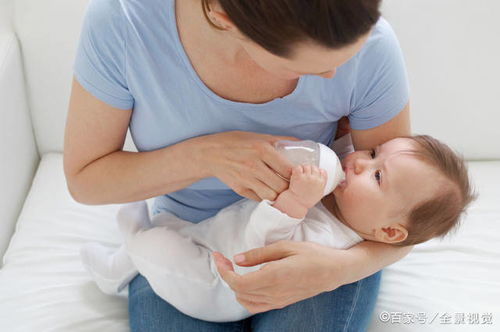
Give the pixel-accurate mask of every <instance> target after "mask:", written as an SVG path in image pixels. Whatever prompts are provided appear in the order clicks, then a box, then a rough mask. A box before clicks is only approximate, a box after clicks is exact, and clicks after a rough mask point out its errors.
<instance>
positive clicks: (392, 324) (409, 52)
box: [0, 0, 500, 332]
mask: <svg viewBox="0 0 500 332" xmlns="http://www.w3.org/2000/svg"><path fill="white" fill-rule="evenodd" d="M86 4H87V0H72V1H69V0H15V1H14V0H0V105H1V108H0V158H1V162H0V181H1V186H0V216H1V221H0V255H2V256H3V262H2V264H3V265H2V267H1V269H0V330H1V331H8V332H13V331H22V332H25V331H98V330H106V331H108V332H112V331H127V330H128V321H127V303H126V299H125V298H119V297H110V296H106V295H104V294H102V293H100V292H99V291H98V289H97V288H96V286H95V285H94V284H93V283H92V282H91V281H90V278H89V276H88V275H87V274H86V273H85V272H84V270H83V268H82V266H81V265H80V261H79V256H78V249H79V247H80V245H81V244H82V243H84V242H86V241H89V240H98V241H101V242H104V243H107V244H109V245H117V244H118V243H119V241H120V238H119V235H118V234H119V233H118V231H117V227H116V224H115V213H116V211H117V209H118V207H119V205H104V206H86V205H82V204H79V203H77V202H75V201H74V200H73V199H72V198H71V196H70V195H69V193H68V190H67V187H66V182H65V179H64V174H63V166H62V148H63V134H64V124H65V119H66V112H67V106H68V98H69V93H70V83H71V78H72V71H71V66H72V62H73V57H74V53H75V49H76V43H77V41H78V36H79V29H80V24H81V21H82V15H83V12H84V9H85V7H86ZM499 11H500V3H499V2H498V1H496V0H481V1H480V4H478V2H477V1H475V0H440V1H436V0H391V1H389V0H386V1H385V3H384V8H383V12H384V15H385V16H386V18H387V19H388V20H389V21H390V22H391V23H392V24H393V26H394V28H395V30H396V33H397V34H398V36H399V38H400V41H401V45H402V48H403V50H404V53H405V58H406V62H407V66H408V73H409V78H410V83H411V91H412V93H411V96H412V97H411V100H412V122H413V130H414V132H415V133H427V134H431V135H434V136H436V137H438V138H440V139H442V140H444V141H445V142H447V143H449V144H450V145H451V146H452V147H454V148H455V149H456V150H458V151H460V152H462V153H463V154H464V155H465V157H466V158H467V159H468V160H469V167H470V171H471V174H472V178H473V181H474V183H475V184H476V187H477V190H478V191H479V193H480V198H479V200H478V201H477V202H475V203H474V204H473V206H472V207H471V208H470V210H469V214H468V216H467V217H466V218H465V219H464V221H463V224H462V226H461V228H460V229H459V230H458V232H457V233H456V234H454V235H453V236H450V237H448V238H446V239H445V240H443V241H440V240H432V241H429V242H427V243H425V244H421V245H418V246H416V247H415V249H414V250H413V251H412V253H410V254H409V255H408V256H407V257H406V258H404V259H403V260H401V261H399V262H397V263H396V264H393V265H392V266H390V267H387V268H386V269H384V272H383V277H382V283H381V289H380V294H379V298H378V302H377V306H376V309H375V313H374V315H373V318H372V322H371V324H370V327H369V331H455V330H456V331H500V300H499V299H500V260H499V257H500V146H499V142H500V131H499V130H498V129H497V127H498V126H499V125H500V107H499V106H498V102H497V100H496V97H497V96H498V95H499V94H500V89H499V84H498V81H497V80H498V77H500V64H499V61H498V59H499V58H500V54H499V53H500V47H499V44H498V42H497V41H498V33H499V32H500V22H499V21H498V20H497V17H496V13H498V12H499ZM125 149H127V150H130V151H135V148H134V145H133V142H132V141H131V139H130V136H128V137H127V143H126V147H125ZM148 202H149V203H151V200H148ZM490 314H491V315H490ZM461 317H463V320H461V319H460V318H461ZM490 319H491V321H490ZM431 320H432V322H431Z"/></svg>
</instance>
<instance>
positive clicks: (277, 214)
mask: <svg viewBox="0 0 500 332" xmlns="http://www.w3.org/2000/svg"><path fill="white" fill-rule="evenodd" d="M272 203H273V202H270V201H267V200H263V201H261V202H260V203H259V202H255V201H252V200H247V199H242V200H240V201H238V202H236V203H234V204H232V205H230V206H228V207H226V208H224V209H222V210H221V211H219V213H218V214H217V215H215V216H214V217H212V218H209V219H206V220H203V221H202V222H200V223H197V224H195V223H191V222H188V221H185V220H182V219H179V218H177V217H176V216H174V215H173V214H170V213H167V212H161V213H159V214H157V215H155V216H153V218H152V219H151V220H149V214H148V208H147V204H146V202H144V201H141V202H134V203H128V204H125V205H124V206H123V207H122V208H121V209H120V210H119V211H118V215H117V219H118V224H119V227H120V230H121V232H122V234H123V236H124V239H125V248H126V252H127V253H128V256H129V257H130V260H129V261H128V264H125V262H126V261H127V260H126V259H124V257H123V255H124V252H123V249H121V250H122V252H121V254H119V255H114V256H109V258H111V259H108V260H107V262H106V263H105V264H116V260H117V259H120V260H121V262H120V263H121V265H122V266H119V267H116V268H117V270H118V272H117V270H116V269H115V271H114V272H113V273H115V274H116V273H118V274H119V273H120V272H119V271H121V273H122V274H123V275H121V276H117V279H115V280H114V281H113V280H107V281H108V282H110V283H111V286H109V284H108V286H104V287H108V289H107V290H106V293H108V294H109V293H112V292H113V286H112V284H113V283H114V285H115V287H114V289H115V292H118V288H121V287H123V284H124V283H123V280H124V279H125V278H126V279H127V280H126V282H128V281H129V280H130V279H132V278H133V276H135V273H131V271H136V270H138V271H139V272H140V273H141V274H142V275H143V276H144V277H145V278H146V279H147V280H148V282H149V283H150V285H151V287H152V289H153V290H154V291H155V293H156V294H158V295H159V296H160V297H162V298H163V299H164V300H166V301H167V302H168V303H170V304H171V305H173V306H175V307H176V308H177V309H178V310H180V311H181V312H183V313H185V314H187V315H189V316H192V317H195V318H198V319H202V320H207V321H213V322H228V321H236V320H241V319H244V318H246V317H249V316H251V313H250V312H248V311H247V310H246V309H245V308H244V307H243V306H241V305H240V304H239V302H238V301H237V300H236V297H235V295H234V292H233V291H232V290H231V289H230V288H229V286H228V285H227V284H226V283H225V282H224V280H223V279H222V278H220V276H219V274H218V271H217V268H216V266H215V262H213V259H212V257H211V255H210V253H211V252H212V251H219V252H221V253H222V254H223V255H224V256H225V257H227V258H229V259H232V257H233V256H234V255H235V254H237V253H240V252H245V251H247V250H250V249H253V248H258V247H263V246H265V245H267V244H270V243H273V242H276V241H279V240H293V241H311V242H316V243H319V244H322V245H326V246H329V247H333V248H338V249H346V248H349V247H351V246H353V245H355V244H357V243H359V242H361V241H362V240H363V239H362V238H361V237H360V236H359V235H358V234H357V233H355V232H354V231H353V230H351V229H350V228H349V227H347V226H345V225H344V224H342V223H341V222H340V221H339V220H337V218H335V217H334V216H333V215H332V214H331V213H330V212H329V211H328V210H326V208H325V207H324V206H323V204H322V203H321V202H319V203H318V204H317V205H316V206H315V207H313V208H311V209H310V210H309V211H308V213H307V215H306V217H305V218H304V219H296V218H292V217H289V216H288V215H286V214H285V213H282V212H281V211H279V210H278V209H276V208H274V207H272V206H271V204H272ZM90 254H91V255H92V253H90ZM84 255H87V256H84ZM88 255H89V253H88V252H87V253H85V247H84V248H83V249H82V259H83V262H84V265H86V268H87V270H89V272H91V274H92V275H93V276H94V279H95V280H96V281H97V283H98V284H99V283H100V282H101V284H102V283H103V282H106V281H104V280H102V278H106V276H105V275H104V274H105V273H102V274H101V275H100V271H99V270H100V269H102V266H100V265H98V264H95V261H94V260H93V259H92V257H88ZM119 256H122V257H121V258H118V257H119ZM262 265H263V264H261V265H257V266H252V267H241V266H238V265H236V264H233V266H234V270H235V272H236V273H238V274H245V273H248V272H251V271H255V270H258V269H259V268H260V267H261V266H262ZM100 279H101V280H100ZM126 282H125V284H126ZM100 286H101V285H100ZM101 289H102V288H101Z"/></svg>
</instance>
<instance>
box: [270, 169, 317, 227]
mask: <svg viewBox="0 0 500 332" xmlns="http://www.w3.org/2000/svg"><path fill="white" fill-rule="evenodd" d="M325 184H326V172H325V171H324V170H322V169H320V168H318V167H316V166H313V165H299V166H295V167H294V168H293V170H292V176H291V178H290V186H289V188H288V189H287V190H285V191H283V192H282V193H281V194H280V195H279V196H278V198H277V199H276V202H275V203H274V204H273V207H275V208H276V209H278V210H280V211H281V212H283V213H286V214H287V215H289V216H290V217H292V218H299V219H300V218H304V217H305V216H306V214H307V211H308V210H309V209H310V208H312V207H313V206H314V205H316V204H317V203H318V202H319V201H320V199H321V198H322V197H323V189H324V187H325Z"/></svg>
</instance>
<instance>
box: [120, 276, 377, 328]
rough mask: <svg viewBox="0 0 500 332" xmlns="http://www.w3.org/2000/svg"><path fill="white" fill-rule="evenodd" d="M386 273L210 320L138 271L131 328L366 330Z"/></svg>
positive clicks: (131, 287) (132, 296)
mask: <svg viewBox="0 0 500 332" xmlns="http://www.w3.org/2000/svg"><path fill="white" fill-rule="evenodd" d="M381 272H382V271H379V272H377V273H375V274H373V275H371V276H369V277H367V278H365V279H362V280H360V281H358V282H355V283H352V284H347V285H344V286H342V287H339V288H337V289H335V290H333V291H331V292H325V293H321V294H318V295H316V296H314V297H311V298H309V299H306V300H303V301H300V302H297V303H294V304H291V305H289V306H287V307H285V308H282V309H276V310H270V311H267V312H262V313H259V314H256V315H253V316H251V317H248V318H246V319H243V320H241V321H236V322H228V323H213V322H207V321H203V320H199V319H196V318H192V317H190V316H187V315H185V314H183V313H181V312H180V311H178V310H177V309H176V308H175V307H173V306H171V305H170V304H169V303H168V302H166V301H164V300H163V299H162V298H160V297H159V296H157V295H156V294H155V293H154V292H153V290H152V289H151V287H150V286H149V283H148V282H147V280H146V279H145V278H144V277H143V276H141V275H138V276H137V277H136V278H135V279H134V280H132V282H131V283H130V284H129V320H130V328H131V331H132V332H139V331H140V332H157V331H162V332H163V331H172V332H184V331H186V332H194V331H200V332H212V331H213V332H224V331H242V332H243V331H258V332H264V331H265V332H281V331H283V332H285V331H286V332H294V331H297V332H299V331H300V332H303V331H311V332H322V331H332V332H336V331H342V332H343V331H354V332H359V331H365V330H366V328H367V326H368V323H369V321H370V317H371V314H372V312H373V308H374V307H375V301H376V299H377V294H378V289H379V284H380V275H381Z"/></svg>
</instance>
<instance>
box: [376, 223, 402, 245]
mask: <svg viewBox="0 0 500 332" xmlns="http://www.w3.org/2000/svg"><path fill="white" fill-rule="evenodd" d="M407 237H408V230H407V229H406V228H405V227H403V226H401V225H400V224H392V225H390V226H387V227H381V228H379V229H377V230H376V231H375V238H376V239H377V241H380V242H385V243H398V242H402V241H404V240H406V238H407Z"/></svg>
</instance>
